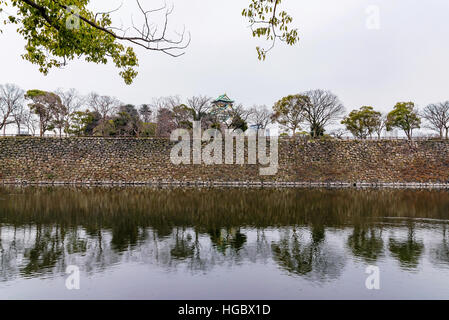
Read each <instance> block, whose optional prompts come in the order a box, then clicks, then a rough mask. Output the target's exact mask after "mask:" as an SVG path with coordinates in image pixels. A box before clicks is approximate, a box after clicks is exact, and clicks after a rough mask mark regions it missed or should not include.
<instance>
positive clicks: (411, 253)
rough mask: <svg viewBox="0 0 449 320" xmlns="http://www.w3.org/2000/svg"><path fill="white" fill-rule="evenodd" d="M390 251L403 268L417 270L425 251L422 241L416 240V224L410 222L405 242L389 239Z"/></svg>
mask: <svg viewBox="0 0 449 320" xmlns="http://www.w3.org/2000/svg"><path fill="white" fill-rule="evenodd" d="M389 250H390V252H391V254H392V255H393V257H395V258H396V259H398V260H399V263H400V265H401V267H403V268H406V269H416V268H417V267H418V264H419V259H420V257H421V255H422V253H423V251H424V244H423V242H422V241H418V240H416V237H415V224H414V222H411V221H409V226H408V232H407V238H406V239H405V240H396V239H394V238H390V239H389Z"/></svg>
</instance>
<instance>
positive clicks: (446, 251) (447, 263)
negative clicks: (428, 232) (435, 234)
mask: <svg viewBox="0 0 449 320" xmlns="http://www.w3.org/2000/svg"><path fill="white" fill-rule="evenodd" d="M430 257H431V261H432V262H433V263H434V264H435V265H437V266H439V267H444V268H448V267H449V232H447V225H446V224H443V228H442V239H441V243H439V244H438V245H437V246H435V247H433V248H432V249H431V253H430Z"/></svg>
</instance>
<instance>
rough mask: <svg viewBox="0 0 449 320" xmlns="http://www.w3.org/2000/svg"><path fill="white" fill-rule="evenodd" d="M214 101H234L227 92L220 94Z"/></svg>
mask: <svg viewBox="0 0 449 320" xmlns="http://www.w3.org/2000/svg"><path fill="white" fill-rule="evenodd" d="M214 102H226V103H234V101H233V100H231V99H229V97H228V95H227V94H226V93H225V94H223V95H221V96H219V97H218V98H217V99H215V101H214Z"/></svg>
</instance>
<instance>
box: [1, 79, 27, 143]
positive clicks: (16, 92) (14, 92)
mask: <svg viewBox="0 0 449 320" xmlns="http://www.w3.org/2000/svg"><path fill="white" fill-rule="evenodd" d="M23 96H24V91H23V90H22V89H20V88H19V87H18V86H16V85H14V84H9V83H8V84H5V85H0V130H1V129H3V135H5V133H6V126H7V125H8V124H10V123H13V122H14V120H12V119H11V117H12V116H13V114H14V112H15V111H16V110H17V109H18V108H20V106H21V105H22V104H23Z"/></svg>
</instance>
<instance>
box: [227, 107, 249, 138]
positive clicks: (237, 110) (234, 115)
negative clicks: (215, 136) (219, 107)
mask: <svg viewBox="0 0 449 320" xmlns="http://www.w3.org/2000/svg"><path fill="white" fill-rule="evenodd" d="M226 113H227V115H228V119H229V120H228V123H226V125H227V126H228V128H230V129H241V130H243V131H246V129H247V128H248V118H249V117H250V116H251V114H252V109H249V110H248V109H246V108H245V107H244V106H243V105H242V104H234V105H232V106H231V107H230V108H229V109H227V110H226Z"/></svg>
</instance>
